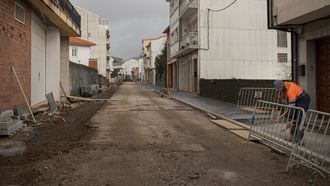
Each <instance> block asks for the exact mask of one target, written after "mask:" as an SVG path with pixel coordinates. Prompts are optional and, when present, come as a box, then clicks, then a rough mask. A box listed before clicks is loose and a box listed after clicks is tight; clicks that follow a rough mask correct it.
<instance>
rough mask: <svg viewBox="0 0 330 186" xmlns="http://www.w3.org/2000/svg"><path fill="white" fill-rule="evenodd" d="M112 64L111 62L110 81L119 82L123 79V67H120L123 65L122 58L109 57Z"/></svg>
mask: <svg viewBox="0 0 330 186" xmlns="http://www.w3.org/2000/svg"><path fill="white" fill-rule="evenodd" d="M111 59H112V61H113V62H112V64H113V72H112V73H111V81H112V82H121V81H123V80H124V69H123V67H122V65H123V61H124V60H123V59H122V58H119V57H114V56H112V57H111Z"/></svg>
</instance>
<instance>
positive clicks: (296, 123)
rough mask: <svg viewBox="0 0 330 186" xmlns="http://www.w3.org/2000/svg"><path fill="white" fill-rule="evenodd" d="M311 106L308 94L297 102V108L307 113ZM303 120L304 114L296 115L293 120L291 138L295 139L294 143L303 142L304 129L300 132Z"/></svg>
mask: <svg viewBox="0 0 330 186" xmlns="http://www.w3.org/2000/svg"><path fill="white" fill-rule="evenodd" d="M309 104H310V97H309V95H308V94H307V93H305V94H304V95H303V96H301V97H300V98H299V99H297V100H296V103H295V106H296V107H301V108H303V109H304V110H305V112H307V110H308V108H309ZM301 120H302V113H300V114H298V113H296V114H295V115H294V118H293V122H292V127H291V131H290V134H291V137H293V142H294V143H297V142H300V141H301V140H302V138H303V137H304V129H301V130H299V128H300V124H301Z"/></svg>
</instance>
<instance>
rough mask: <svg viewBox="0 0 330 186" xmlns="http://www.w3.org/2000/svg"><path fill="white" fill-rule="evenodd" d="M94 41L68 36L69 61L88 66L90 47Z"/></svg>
mask: <svg viewBox="0 0 330 186" xmlns="http://www.w3.org/2000/svg"><path fill="white" fill-rule="evenodd" d="M93 46H95V43H92V42H89V41H86V40H83V39H80V38H77V37H70V40H69V58H70V61H71V62H74V63H78V64H82V65H85V66H89V60H90V58H91V48H92V47H93Z"/></svg>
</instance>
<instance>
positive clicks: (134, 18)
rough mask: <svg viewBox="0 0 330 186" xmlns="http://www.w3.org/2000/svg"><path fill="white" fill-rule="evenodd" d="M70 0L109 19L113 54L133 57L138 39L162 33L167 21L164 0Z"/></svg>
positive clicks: (166, 7) (139, 46)
mask: <svg viewBox="0 0 330 186" xmlns="http://www.w3.org/2000/svg"><path fill="white" fill-rule="evenodd" d="M71 2H72V3H74V4H76V5H78V6H80V7H82V8H84V9H87V10H89V11H91V12H94V13H96V14H98V15H100V16H101V17H104V18H108V19H109V20H110V32H111V38H110V40H111V41H110V42H111V48H110V53H111V55H112V56H116V57H121V58H125V59H127V58H130V57H136V56H138V55H140V53H141V41H142V39H143V38H149V37H153V36H158V35H160V34H162V32H163V31H164V30H165V28H166V27H167V26H168V24H169V8H168V7H169V5H168V3H166V2H165V0H71Z"/></svg>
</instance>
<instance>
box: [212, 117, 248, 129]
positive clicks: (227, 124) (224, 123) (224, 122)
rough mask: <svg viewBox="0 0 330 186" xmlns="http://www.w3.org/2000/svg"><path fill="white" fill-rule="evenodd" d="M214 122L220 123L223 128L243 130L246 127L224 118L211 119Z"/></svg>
mask: <svg viewBox="0 0 330 186" xmlns="http://www.w3.org/2000/svg"><path fill="white" fill-rule="evenodd" d="M211 121H212V122H213V123H215V124H216V125H219V126H221V127H223V128H226V129H229V130H243V129H244V128H243V127H241V126H238V125H236V124H234V123H231V122H229V121H227V120H223V119H218V120H211Z"/></svg>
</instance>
